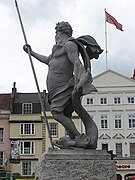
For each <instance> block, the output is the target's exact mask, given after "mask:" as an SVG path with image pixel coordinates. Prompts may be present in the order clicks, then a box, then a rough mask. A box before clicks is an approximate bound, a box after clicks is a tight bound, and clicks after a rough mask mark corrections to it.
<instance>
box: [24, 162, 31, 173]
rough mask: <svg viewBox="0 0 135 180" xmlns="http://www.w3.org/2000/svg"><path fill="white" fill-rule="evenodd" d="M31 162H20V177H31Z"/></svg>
mask: <svg viewBox="0 0 135 180" xmlns="http://www.w3.org/2000/svg"><path fill="white" fill-rule="evenodd" d="M31 174H32V173H31V161H22V175H23V176H31Z"/></svg>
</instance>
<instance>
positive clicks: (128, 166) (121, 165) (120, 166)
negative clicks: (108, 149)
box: [116, 164, 130, 169]
mask: <svg viewBox="0 0 135 180" xmlns="http://www.w3.org/2000/svg"><path fill="white" fill-rule="evenodd" d="M116 168H117V169H130V165H129V164H119V165H116Z"/></svg>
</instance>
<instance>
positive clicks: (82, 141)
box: [75, 134, 90, 148]
mask: <svg viewBox="0 0 135 180" xmlns="http://www.w3.org/2000/svg"><path fill="white" fill-rule="evenodd" d="M89 144H90V137H88V136H87V135H86V134H80V135H79V136H78V137H77V138H76V141H75V146H76V147H78V148H87V147H88V146H89Z"/></svg>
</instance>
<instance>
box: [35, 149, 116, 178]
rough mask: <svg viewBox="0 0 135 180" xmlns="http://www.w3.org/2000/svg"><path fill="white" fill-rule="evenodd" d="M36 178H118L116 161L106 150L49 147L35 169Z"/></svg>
mask: <svg viewBox="0 0 135 180" xmlns="http://www.w3.org/2000/svg"><path fill="white" fill-rule="evenodd" d="M35 179H36V180H116V168H115V161H114V160H111V156H110V155H109V154H108V153H107V152H106V151H105V150H91V149H88V150H84V149H73V150H71V149H49V150H48V152H47V153H44V154H42V156H41V157H40V159H39V162H38V164H37V167H36V170H35Z"/></svg>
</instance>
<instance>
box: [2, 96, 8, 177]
mask: <svg viewBox="0 0 135 180" xmlns="http://www.w3.org/2000/svg"><path fill="white" fill-rule="evenodd" d="M9 116H10V94H0V180H6V179H7V180H9V179H10V162H9V160H10V141H9V135H10V128H9Z"/></svg>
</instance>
